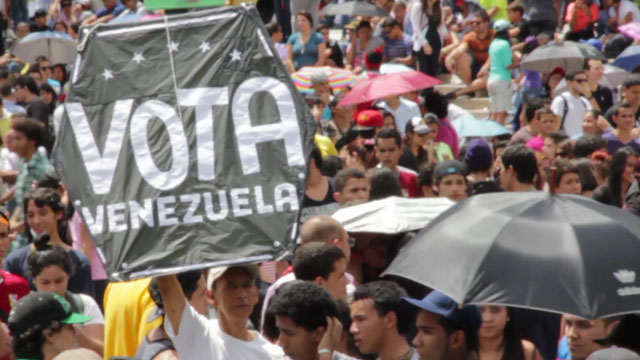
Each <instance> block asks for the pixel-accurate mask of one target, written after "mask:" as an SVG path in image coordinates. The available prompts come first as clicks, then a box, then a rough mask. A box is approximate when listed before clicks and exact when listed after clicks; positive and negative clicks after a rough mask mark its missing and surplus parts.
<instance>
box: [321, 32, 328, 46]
mask: <svg viewBox="0 0 640 360" xmlns="http://www.w3.org/2000/svg"><path fill="white" fill-rule="evenodd" d="M320 34H322V38H323V39H324V42H326V43H327V42H329V29H322V30H320Z"/></svg>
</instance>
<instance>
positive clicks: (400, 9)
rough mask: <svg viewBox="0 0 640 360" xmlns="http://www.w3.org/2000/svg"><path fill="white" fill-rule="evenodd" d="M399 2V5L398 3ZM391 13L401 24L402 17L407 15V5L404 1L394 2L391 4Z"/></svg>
mask: <svg viewBox="0 0 640 360" xmlns="http://www.w3.org/2000/svg"><path fill="white" fill-rule="evenodd" d="M398 4H401V5H398ZM393 14H394V18H395V19H396V20H398V21H399V22H400V23H401V24H402V23H404V18H405V16H407V7H406V5H405V4H404V3H400V2H397V1H396V2H395V4H394V6H393Z"/></svg>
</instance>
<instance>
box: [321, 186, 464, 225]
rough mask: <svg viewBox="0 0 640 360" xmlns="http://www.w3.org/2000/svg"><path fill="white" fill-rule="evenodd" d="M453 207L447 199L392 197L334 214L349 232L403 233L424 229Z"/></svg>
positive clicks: (351, 207)
mask: <svg viewBox="0 0 640 360" xmlns="http://www.w3.org/2000/svg"><path fill="white" fill-rule="evenodd" d="M453 204H454V202H453V201H451V200H449V199H447V198H420V199H407V198H403V197H397V196H392V197H388V198H385V199H381V200H376V201H371V202H367V203H364V204H359V205H354V206H349V207H346V208H342V209H340V210H338V211H337V212H335V213H334V214H333V218H334V219H336V220H338V221H339V222H340V223H342V225H343V226H344V228H345V230H347V232H350V233H357V232H366V233H376V234H389V235H391V234H400V233H403V232H407V231H415V230H419V229H422V228H423V227H425V226H426V225H427V224H428V223H429V222H430V221H431V220H433V219H435V218H436V217H437V216H438V215H440V214H441V213H442V212H443V211H445V210H447V209H448V208H450V207H451V206H452V205H453Z"/></svg>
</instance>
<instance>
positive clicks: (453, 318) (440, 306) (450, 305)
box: [402, 290, 482, 336]
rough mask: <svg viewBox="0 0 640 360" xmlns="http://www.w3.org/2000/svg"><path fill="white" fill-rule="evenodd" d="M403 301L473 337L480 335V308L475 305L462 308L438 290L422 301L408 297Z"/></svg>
mask: <svg viewBox="0 0 640 360" xmlns="http://www.w3.org/2000/svg"><path fill="white" fill-rule="evenodd" d="M402 300H404V301H406V302H408V303H409V304H411V305H413V306H415V307H417V308H419V309H422V310H425V311H428V312H430V313H434V314H436V315H440V316H442V317H444V318H445V319H447V320H449V321H450V322H451V323H452V324H453V325H454V326H455V327H456V328H458V329H462V330H464V332H465V333H467V334H471V335H473V336H475V335H476V334H477V333H478V330H479V329H480V325H482V316H481V315H480V308H478V307H477V306H475V305H465V306H463V307H460V306H458V303H456V302H455V300H453V299H452V298H450V297H448V296H447V295H445V294H443V293H441V292H440V291H437V290H434V291H432V292H430V293H429V295H427V296H425V297H424V298H423V299H422V300H418V299H411V298H408V297H403V298H402Z"/></svg>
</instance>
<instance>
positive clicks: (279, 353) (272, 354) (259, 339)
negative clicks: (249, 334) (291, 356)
mask: <svg viewBox="0 0 640 360" xmlns="http://www.w3.org/2000/svg"><path fill="white" fill-rule="evenodd" d="M253 342H254V343H256V344H258V346H260V348H262V349H263V350H264V351H265V352H266V353H267V354H268V355H269V357H268V358H269V359H278V360H280V359H282V360H284V359H286V357H285V354H284V351H283V350H282V348H281V347H280V346H278V345H276V344H273V343H271V342H270V341H268V340H267V339H265V337H264V336H262V334H260V333H258V332H256V338H255V339H253Z"/></svg>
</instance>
